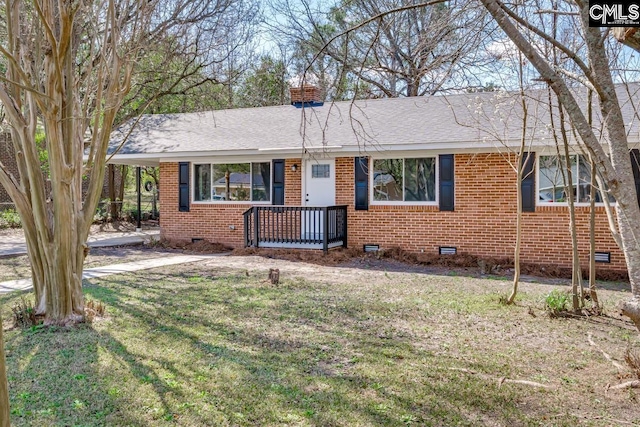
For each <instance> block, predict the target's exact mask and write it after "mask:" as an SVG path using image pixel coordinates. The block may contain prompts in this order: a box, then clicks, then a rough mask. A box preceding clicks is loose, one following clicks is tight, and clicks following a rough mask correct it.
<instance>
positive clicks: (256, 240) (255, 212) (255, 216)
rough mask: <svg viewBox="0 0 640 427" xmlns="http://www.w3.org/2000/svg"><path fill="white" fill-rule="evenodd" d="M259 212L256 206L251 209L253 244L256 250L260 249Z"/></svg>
mask: <svg viewBox="0 0 640 427" xmlns="http://www.w3.org/2000/svg"><path fill="white" fill-rule="evenodd" d="M259 212H260V211H259V210H258V207H257V206H254V207H253V239H254V240H253V243H254V245H255V247H256V248H259V247H260V213H259Z"/></svg>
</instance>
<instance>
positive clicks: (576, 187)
mask: <svg viewBox="0 0 640 427" xmlns="http://www.w3.org/2000/svg"><path fill="white" fill-rule="evenodd" d="M568 167H570V168H571V185H568V181H569V174H568V170H567V168H568ZM569 189H570V190H569ZM567 191H571V192H572V193H573V197H574V201H575V202H576V203H589V202H590V199H591V164H590V163H589V161H588V159H587V157H586V156H583V155H578V154H574V155H571V156H569V159H568V161H567V158H566V157H565V156H540V160H539V163H538V201H539V202H541V203H567V202H568V201H569V199H568V194H567ZM609 200H610V201H611V202H614V199H613V196H611V195H609ZM595 201H596V203H601V202H602V193H601V191H600V189H596V200H595Z"/></svg>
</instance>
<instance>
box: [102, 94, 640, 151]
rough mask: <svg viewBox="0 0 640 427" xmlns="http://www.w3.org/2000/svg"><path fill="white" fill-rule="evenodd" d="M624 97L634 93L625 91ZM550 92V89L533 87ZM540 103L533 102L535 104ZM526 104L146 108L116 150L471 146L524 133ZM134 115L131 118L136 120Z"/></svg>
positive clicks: (418, 101)
mask: <svg viewBox="0 0 640 427" xmlns="http://www.w3.org/2000/svg"><path fill="white" fill-rule="evenodd" d="M639 88H640V85H633V86H632V87H631V89H632V90H631V92H632V93H631V100H632V101H633V102H634V103H635V105H638V104H640V102H639V101H640V97H639V92H638V90H639ZM620 95H621V96H622V97H623V98H626V99H629V95H628V94H626V92H625V91H620ZM529 96H530V97H531V98H536V97H539V98H540V99H545V97H546V91H537V92H530V93H529ZM534 104H535V103H533V102H532V103H531V105H534ZM623 104H624V105H626V108H625V109H624V113H625V123H626V124H628V125H629V133H630V139H631V141H632V142H634V141H635V142H637V141H638V134H639V133H640V131H639V128H638V119H637V118H636V117H634V115H633V114H634V112H633V109H632V108H628V107H629V106H630V105H631V103H629V102H623ZM534 113H535V115H536V116H537V117H538V119H537V120H532V119H531V118H530V120H529V126H528V129H529V133H530V135H531V136H532V138H534V139H535V140H536V141H537V143H538V144H545V142H544V141H547V142H546V143H548V141H549V137H548V128H547V127H546V123H548V112H547V111H546V108H545V107H538V108H536V110H535V112H534ZM521 115H522V114H521V107H520V103H519V101H518V100H517V98H516V97H515V96H514V95H513V94H505V93H479V94H460V95H453V96H447V97H443V96H432V97H416V98H399V99H376V100H363V101H357V102H353V103H352V102H337V103H325V104H324V105H323V106H321V107H314V108H305V109H300V108H295V107H293V106H290V105H285V106H275V107H263V108H242V109H231V110H218V111H208V112H202V113H188V114H160V115H145V116H142V117H141V118H140V120H139V122H138V123H137V125H136V127H135V128H134V130H133V131H132V133H131V135H130V136H129V138H128V140H127V141H126V143H125V144H124V146H123V148H122V149H121V150H120V151H119V153H118V154H117V155H116V157H115V158H114V161H116V162H117V160H118V158H124V157H128V156H131V155H133V156H135V157H149V158H152V157H158V156H161V157H173V156H175V157H181V156H183V157H184V156H192V155H194V154H197V153H202V154H205V153H206V154H207V155H215V154H238V155H241V154H242V153H245V152H267V151H269V150H273V151H275V152H277V151H280V152H284V151H290V152H291V153H294V152H295V151H296V150H297V151H298V153H301V152H302V148H303V145H304V147H305V148H307V149H313V148H314V147H315V148H318V147H322V146H323V145H324V146H328V150H332V149H335V148H337V147H342V148H341V150H342V151H345V149H346V150H347V151H367V150H380V149H381V150H389V149H394V147H395V149H404V150H406V149H408V148H407V147H408V146H411V145H416V146H420V147H421V148H422V149H428V148H429V147H433V148H438V149H441V150H442V149H446V147H452V148H453V147H456V148H458V149H460V148H464V147H467V148H473V147H479V146H483V145H484V146H487V145H491V144H493V145H495V144H496V142H495V140H496V139H497V138H500V139H503V140H511V141H517V140H518V139H519V138H520V133H521V132H520V128H521V122H522V121H521ZM132 122H133V121H132ZM132 122H129V123H127V124H125V125H124V126H122V127H121V128H119V129H117V130H116V131H114V132H113V134H112V139H111V145H112V150H113V148H114V147H116V146H117V145H119V144H120V142H121V141H122V138H123V135H125V134H126V132H127V131H128V129H129V126H130V125H131V123H132Z"/></svg>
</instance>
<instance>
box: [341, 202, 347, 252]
mask: <svg viewBox="0 0 640 427" xmlns="http://www.w3.org/2000/svg"><path fill="white" fill-rule="evenodd" d="M347 209H348V207H347V206H343V207H342V209H341V211H342V215H343V218H342V247H343V248H346V247H348V246H347Z"/></svg>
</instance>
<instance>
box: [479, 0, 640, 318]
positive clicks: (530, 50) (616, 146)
mask: <svg viewBox="0 0 640 427" xmlns="http://www.w3.org/2000/svg"><path fill="white" fill-rule="evenodd" d="M481 3H482V4H483V5H484V6H485V7H486V9H487V11H488V12H489V13H490V14H491V15H492V16H493V17H494V18H495V20H496V23H497V24H498V25H499V26H500V27H501V28H502V30H503V31H504V32H505V33H506V34H507V36H508V37H509V38H510V39H511V41H512V42H513V43H514V44H515V45H516V47H517V48H518V49H519V50H520V51H521V52H522V53H524V55H525V56H526V57H527V59H528V60H529V61H530V62H531V65H533V66H534V67H535V68H536V70H537V71H538V72H539V73H540V78H541V79H543V80H544V81H546V82H547V83H548V84H549V86H550V87H551V88H552V89H553V91H554V92H555V94H556V96H557V98H558V100H559V102H560V103H561V104H562V105H563V107H564V108H565V111H566V112H567V114H568V115H569V117H570V118H571V122H572V125H573V126H574V128H575V130H576V132H577V133H578V135H579V136H580V139H581V140H582V143H583V144H584V145H585V146H586V147H587V150H588V151H589V152H590V154H592V156H593V159H594V161H595V162H596V165H597V168H598V172H599V173H600V174H601V175H602V177H603V178H604V181H605V182H606V184H607V185H608V186H609V189H610V190H611V193H612V194H613V196H614V197H615V198H616V201H617V206H616V217H617V220H618V221H617V222H618V230H619V232H620V233H619V235H620V240H621V243H622V251H623V253H624V257H625V261H626V264H627V271H628V273H629V282H630V284H631V294H632V298H631V299H630V300H629V301H627V302H625V303H623V304H622V306H621V308H622V313H623V314H624V315H626V316H628V317H629V318H630V319H631V320H632V321H633V323H634V324H635V326H636V327H637V328H638V330H640V227H638V224H640V208H639V207H638V197H637V195H636V188H635V182H634V179H633V173H632V170H631V161H630V158H629V145H628V140H627V135H626V133H625V132H626V128H625V122H624V119H623V117H622V112H621V109H620V103H619V101H618V98H617V95H616V91H615V85H614V83H613V77H612V76H611V69H610V66H609V64H610V58H609V57H608V56H607V54H606V51H605V47H604V37H603V35H602V33H601V31H600V29H599V28H592V27H589V3H588V2H579V3H577V6H578V7H579V9H580V19H581V20H582V30H583V33H584V35H585V41H586V48H587V49H586V51H587V54H588V56H589V63H590V74H589V75H588V76H587V78H588V79H589V81H590V82H591V83H592V84H593V85H594V87H596V88H597V89H598V90H597V93H598V99H599V101H600V102H599V104H600V109H601V111H602V117H603V119H604V125H605V128H606V131H607V133H608V136H609V139H608V144H603V143H602V141H601V140H600V139H599V138H598V136H596V134H595V133H594V131H593V128H592V126H591V125H590V124H589V122H588V120H587V119H586V117H585V115H584V114H583V112H582V109H581V107H580V105H579V104H578V102H577V101H576V99H575V97H574V96H573V95H572V93H571V91H570V90H569V87H568V85H567V84H566V82H565V81H564V80H563V78H562V77H561V76H560V74H559V73H558V72H557V71H556V70H555V69H554V68H553V67H552V66H551V65H550V64H549V63H548V61H547V60H546V59H545V58H543V57H542V56H541V55H540V54H539V53H538V52H537V51H536V49H535V48H534V47H533V45H532V43H530V42H529V41H528V40H527V39H525V37H524V36H523V35H522V33H521V32H520V31H519V30H518V28H517V27H516V26H515V25H514V24H513V22H511V19H510V18H509V16H508V15H507V13H506V12H505V9H503V7H505V8H506V6H505V5H504V4H503V3H502V2H499V1H497V0H481ZM605 146H606V147H605ZM605 148H606V149H608V152H607V150H606V149H605Z"/></svg>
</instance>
